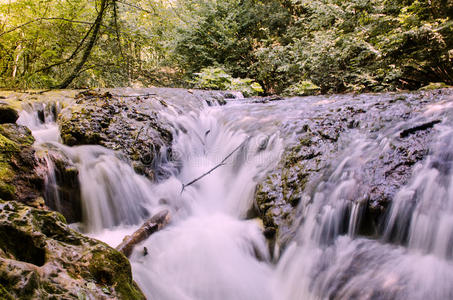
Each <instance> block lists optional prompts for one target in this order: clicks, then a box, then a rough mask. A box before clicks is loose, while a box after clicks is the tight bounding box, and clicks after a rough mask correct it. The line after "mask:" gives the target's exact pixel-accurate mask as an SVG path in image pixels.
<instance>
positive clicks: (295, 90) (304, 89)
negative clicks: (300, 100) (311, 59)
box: [285, 80, 320, 96]
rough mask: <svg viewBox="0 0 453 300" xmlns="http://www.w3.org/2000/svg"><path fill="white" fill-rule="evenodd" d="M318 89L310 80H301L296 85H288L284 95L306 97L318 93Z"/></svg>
mask: <svg viewBox="0 0 453 300" xmlns="http://www.w3.org/2000/svg"><path fill="white" fill-rule="evenodd" d="M319 90H320V87H319V86H317V85H316V84H314V83H313V82H311V81H310V80H302V81H300V82H298V83H295V84H292V85H290V86H289V87H288V88H287V89H286V90H285V94H288V95H297V96H307V95H314V94H316V93H318V92H319Z"/></svg>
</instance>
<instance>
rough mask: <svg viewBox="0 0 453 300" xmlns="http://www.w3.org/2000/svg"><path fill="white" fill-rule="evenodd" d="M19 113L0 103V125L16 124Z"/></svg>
mask: <svg viewBox="0 0 453 300" xmlns="http://www.w3.org/2000/svg"><path fill="white" fill-rule="evenodd" d="M18 118H19V113H18V112H17V111H16V110H15V109H14V108H12V107H11V106H9V105H7V104H5V103H0V124H5V123H16V120H17V119H18Z"/></svg>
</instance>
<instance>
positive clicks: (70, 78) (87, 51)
mask: <svg viewBox="0 0 453 300" xmlns="http://www.w3.org/2000/svg"><path fill="white" fill-rule="evenodd" d="M107 1H108V0H102V1H101V8H100V10H99V14H98V16H97V17H96V20H95V21H94V24H95V25H94V28H93V32H92V33H91V38H90V41H89V42H88V45H87V48H85V52H84V53H83V56H82V59H81V60H80V62H79V63H78V64H77V66H76V67H75V68H74V70H73V71H72V74H71V75H69V76H68V77H67V78H66V79H65V80H64V81H63V82H62V83H61V84H60V85H58V86H56V87H57V88H59V89H64V88H67V87H68V85H70V84H71V82H72V81H73V80H74V79H75V78H76V77H77V76H78V75H79V72H80V70H81V69H82V68H83V65H84V64H85V62H86V61H87V59H88V57H89V56H90V54H91V50H92V49H93V47H94V45H95V44H96V40H97V37H98V33H99V29H100V28H101V25H102V20H103V19H104V12H105V11H106V9H107V7H108V5H109V2H107Z"/></svg>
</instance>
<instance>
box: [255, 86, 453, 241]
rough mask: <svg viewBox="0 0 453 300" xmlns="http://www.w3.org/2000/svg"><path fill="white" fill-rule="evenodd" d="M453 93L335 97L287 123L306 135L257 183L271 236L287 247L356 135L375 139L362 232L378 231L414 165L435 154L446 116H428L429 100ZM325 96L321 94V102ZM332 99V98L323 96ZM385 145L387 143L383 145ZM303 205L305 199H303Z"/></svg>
mask: <svg viewBox="0 0 453 300" xmlns="http://www.w3.org/2000/svg"><path fill="white" fill-rule="evenodd" d="M452 95H453V90H452V89H446V90H441V91H439V90H437V91H432V92H424V93H420V92H417V93H409V94H382V95H360V96H356V97H351V96H350V95H345V96H332V97H333V98H334V100H330V99H329V100H325V101H326V102H328V105H327V106H325V108H324V109H323V108H322V107H320V108H319V109H312V110H309V111H307V112H301V118H300V120H299V121H298V122H296V123H293V124H287V126H286V129H285V130H287V131H288V132H295V133H296V135H297V137H298V139H297V142H295V143H294V144H293V145H291V146H290V147H288V148H287V149H286V150H285V153H284V155H283V157H282V160H281V161H280V164H279V167H278V168H277V169H276V170H274V171H273V172H272V173H271V174H269V176H268V177H267V178H266V179H265V180H264V181H263V182H262V183H261V184H260V185H258V187H257V190H256V194H255V199H256V204H257V207H258V210H259V213H260V215H261V217H262V218H263V222H264V225H265V233H266V236H267V237H268V238H271V239H274V240H275V239H277V241H278V242H279V243H280V244H285V243H286V242H287V241H288V240H289V239H290V238H291V237H292V236H293V233H294V232H293V230H295V228H296V226H293V224H294V222H295V221H296V220H300V221H303V216H301V211H302V210H303V206H306V205H308V204H309V203H310V202H311V201H312V199H313V196H314V194H315V193H316V191H317V188H318V184H319V183H320V182H322V181H325V180H326V179H327V178H329V176H331V174H332V173H333V172H334V170H335V168H336V167H337V165H338V164H339V163H340V161H341V159H342V157H343V158H344V157H346V156H347V155H348V153H347V152H348V151H352V150H353V149H349V148H347V147H346V145H348V144H351V139H352V140H353V141H354V139H358V138H363V139H364V140H366V141H369V142H370V143H375V144H376V146H375V147H374V148H373V149H374V150H372V151H371V150H370V151H369V152H366V151H365V153H366V154H365V155H364V156H363V157H360V159H363V161H364V164H362V165H361V167H360V170H358V171H357V173H358V174H360V176H357V178H356V180H357V181H358V182H359V191H357V194H358V195H361V196H360V197H357V198H356V199H355V201H362V202H363V203H366V205H365V211H364V216H363V218H362V220H363V221H362V222H361V224H360V228H358V234H363V235H367V236H376V235H378V234H379V230H380V224H381V222H382V221H383V218H384V217H385V212H386V208H387V207H389V204H390V202H391V200H392V199H393V197H394V196H395V194H396V192H397V191H398V190H399V189H400V188H401V186H402V185H404V184H405V183H407V182H408V180H409V179H410V178H411V175H412V171H413V168H414V166H415V165H416V164H417V163H418V162H420V161H422V160H423V159H424V158H425V157H426V155H427V154H428V151H429V149H428V147H429V144H430V142H431V140H432V138H433V136H434V134H435V130H433V125H434V124H438V123H439V122H441V118H440V119H439V116H437V117H436V116H432V115H425V114H424V111H425V109H426V108H427V106H428V105H431V104H436V103H441V102H445V101H453V97H452ZM317 99H318V98H316V99H314V100H317ZM323 101H324V100H323ZM379 143H381V144H382V145H383V146H379V145H378V144H379ZM300 203H302V204H300Z"/></svg>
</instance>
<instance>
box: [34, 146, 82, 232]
mask: <svg viewBox="0 0 453 300" xmlns="http://www.w3.org/2000/svg"><path fill="white" fill-rule="evenodd" d="M38 157H39V160H40V163H41V165H42V166H43V168H46V169H47V172H46V177H45V194H44V198H45V202H46V205H47V206H48V207H49V208H50V209H52V210H55V211H58V212H60V213H61V214H63V216H64V217H65V218H66V220H67V221H68V222H69V223H75V222H81V221H82V200H81V190H80V182H79V177H78V176H79V170H78V169H77V166H76V165H75V164H74V162H73V161H72V160H71V159H70V158H69V157H68V156H67V155H66V154H65V153H64V152H63V151H61V149H60V148H58V147H56V146H54V145H52V144H46V145H44V146H42V147H41V150H40V151H38Z"/></svg>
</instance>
